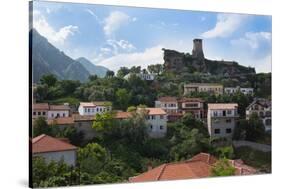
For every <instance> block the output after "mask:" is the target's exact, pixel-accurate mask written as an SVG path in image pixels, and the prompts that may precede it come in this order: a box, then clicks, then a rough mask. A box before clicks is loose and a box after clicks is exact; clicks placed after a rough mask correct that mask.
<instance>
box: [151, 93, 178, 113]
mask: <svg viewBox="0 0 281 189" xmlns="http://www.w3.org/2000/svg"><path fill="white" fill-rule="evenodd" d="M155 108H162V109H163V110H164V111H165V112H167V113H177V112H178V101H177V98H176V97H170V96H164V97H160V98H158V99H157V100H156V101H155Z"/></svg>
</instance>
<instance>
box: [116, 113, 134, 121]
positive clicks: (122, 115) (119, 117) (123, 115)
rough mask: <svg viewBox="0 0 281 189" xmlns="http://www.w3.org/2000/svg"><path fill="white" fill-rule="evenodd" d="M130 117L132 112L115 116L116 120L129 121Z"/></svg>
mask: <svg viewBox="0 0 281 189" xmlns="http://www.w3.org/2000/svg"><path fill="white" fill-rule="evenodd" d="M130 117H132V113H131V112H116V114H115V118H116V119H128V118H130Z"/></svg>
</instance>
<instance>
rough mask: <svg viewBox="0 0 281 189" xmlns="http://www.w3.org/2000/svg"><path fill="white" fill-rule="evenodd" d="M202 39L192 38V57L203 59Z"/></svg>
mask: <svg viewBox="0 0 281 189" xmlns="http://www.w3.org/2000/svg"><path fill="white" fill-rule="evenodd" d="M202 46H203V45H202V39H193V49H192V57H193V58H197V59H203V60H204V58H205V57H204V53H203V48H202Z"/></svg>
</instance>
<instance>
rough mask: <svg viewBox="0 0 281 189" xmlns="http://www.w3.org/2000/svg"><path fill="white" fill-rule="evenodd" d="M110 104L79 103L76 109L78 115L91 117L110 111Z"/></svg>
mask: <svg viewBox="0 0 281 189" xmlns="http://www.w3.org/2000/svg"><path fill="white" fill-rule="evenodd" d="M111 109H112V107H111V103H110V102H81V103H80V105H79V108H78V112H79V114H80V115H85V116H92V115H96V114H103V113H105V112H108V111H111Z"/></svg>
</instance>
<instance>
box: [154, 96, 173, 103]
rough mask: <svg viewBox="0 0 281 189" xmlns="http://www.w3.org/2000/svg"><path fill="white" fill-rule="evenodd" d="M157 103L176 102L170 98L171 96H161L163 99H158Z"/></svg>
mask: <svg viewBox="0 0 281 189" xmlns="http://www.w3.org/2000/svg"><path fill="white" fill-rule="evenodd" d="M157 101H160V102H177V98H176V97H172V96H163V97H160V98H158V100H157Z"/></svg>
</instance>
